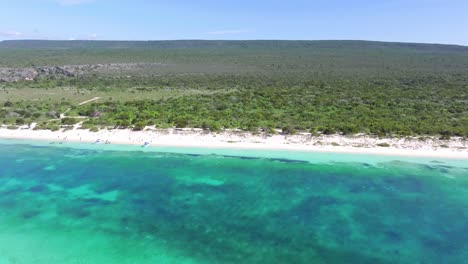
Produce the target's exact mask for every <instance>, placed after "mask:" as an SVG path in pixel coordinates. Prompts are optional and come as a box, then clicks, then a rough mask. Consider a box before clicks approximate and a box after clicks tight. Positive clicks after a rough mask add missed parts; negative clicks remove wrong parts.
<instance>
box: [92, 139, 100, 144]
mask: <svg viewBox="0 0 468 264" xmlns="http://www.w3.org/2000/svg"><path fill="white" fill-rule="evenodd" d="M99 143H102V140H100V139H96V141H95V142H94V143H93V144H99Z"/></svg>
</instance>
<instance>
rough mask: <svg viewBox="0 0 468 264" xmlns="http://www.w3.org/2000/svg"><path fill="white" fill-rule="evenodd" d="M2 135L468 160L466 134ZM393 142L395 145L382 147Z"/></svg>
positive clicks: (1, 132)
mask: <svg viewBox="0 0 468 264" xmlns="http://www.w3.org/2000/svg"><path fill="white" fill-rule="evenodd" d="M0 138H2V139H16V140H41V141H50V142H55V143H60V142H62V143H63V142H74V143H80V142H82V143H95V142H96V141H97V140H98V139H99V140H100V143H105V142H108V143H109V144H118V145H139V146H143V145H144V144H145V142H147V143H149V146H150V147H195V148H211V149H220V148H226V149H241V150H288V151H300V152H323V153H347V154H371V155H386V156H408V157H427V158H431V157H432V158H449V159H468V142H467V141H466V140H463V139H462V138H453V139H450V140H439V139H436V138H434V137H432V138H427V139H425V140H420V139H417V138H383V139H380V138H377V137H372V136H368V135H355V136H342V135H327V136H326V135H321V136H311V135H310V134H308V133H303V134H298V135H268V136H267V135H253V134H251V133H248V132H241V131H236V130H229V131H223V132H221V133H211V132H208V131H203V130H202V129H154V128H152V127H148V128H147V129H145V130H144V131H132V130H130V129H112V130H100V131H98V132H91V131H89V130H85V129H78V128H77V127H75V128H74V129H71V130H65V131H63V130H59V131H50V130H33V129H32V128H27V127H23V128H19V129H16V130H11V129H7V128H0ZM378 144H388V145H389V146H388V147H386V146H385V145H384V146H378Z"/></svg>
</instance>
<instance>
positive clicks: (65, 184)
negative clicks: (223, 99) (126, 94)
mask: <svg viewBox="0 0 468 264" xmlns="http://www.w3.org/2000/svg"><path fill="white" fill-rule="evenodd" d="M143 150H144V151H143ZM467 238H468V162H467V161H456V160H433V159H416V158H412V159H409V158H404V157H381V156H366V155H344V154H323V153H298V152H297V153H296V152H274V151H268V152H265V151H263V152H262V151H240V150H239V151H234V150H231V151H228V150H206V149H205V150H201V149H174V148H160V149H150V148H148V149H141V148H138V147H123V146H118V147H116V146H104V145H102V146H91V145H88V146H84V145H80V146H77V145H61V146H55V145H54V146H52V145H47V144H25V143H21V142H17V141H2V142H0V264H4V263H17V264H20V263H28V264H29V263H38V264H41V263H47V264H55V263H61V264H62V263H76V264H78V263H80V264H82V263H104V264H106V263H360V264H361V263H373V264H378V263H448V264H450V263H466V260H467V259H468V239H467Z"/></svg>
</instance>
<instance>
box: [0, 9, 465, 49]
mask: <svg viewBox="0 0 468 264" xmlns="http://www.w3.org/2000/svg"><path fill="white" fill-rule="evenodd" d="M4 39H102V40H164V39H306V40H317V39H321V40H322V39H361V40H380V41H401V42H424V43H447V44H461V45H468V0H308V1H307V0H281V1H280V0H269V1H267V0H237V1H235V0H232V1H231V0H224V1H223V0H193V1H188V0H185V1H184V0H169V1H159V0H153V1H151V0H128V1H126V0H0V40H4Z"/></svg>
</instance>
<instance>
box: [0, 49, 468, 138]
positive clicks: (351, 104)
mask: <svg viewBox="0 0 468 264" xmlns="http://www.w3.org/2000/svg"><path fill="white" fill-rule="evenodd" d="M0 58H2V59H1V60H0V66H3V67H29V66H34V65H67V64H96V63H150V64H145V65H140V66H135V67H129V68H123V69H122V68H119V69H118V70H116V71H112V70H102V71H96V72H92V73H89V74H83V75H79V76H78V77H67V78H66V77H60V76H59V77H57V78H54V77H48V78H38V79H36V80H34V81H21V82H16V83H4V84H1V83H0V123H4V124H9V125H21V124H28V123H31V122H38V123H44V122H45V124H44V125H45V126H47V124H49V123H50V124H51V126H53V127H54V128H56V126H57V125H72V124H75V123H77V122H78V120H76V119H74V118H68V119H62V120H61V123H58V124H56V123H54V122H56V121H54V119H56V118H57V117H58V116H57V113H63V112H64V111H65V110H67V109H68V108H71V110H70V112H69V114H68V115H71V116H73V114H74V115H80V116H88V117H89V118H88V119H87V120H83V121H85V122H84V123H83V126H88V127H89V128H91V127H92V128H93V129H97V128H98V127H103V126H112V127H119V128H127V127H131V128H133V129H135V130H141V129H143V128H144V127H145V126H147V125H156V126H157V127H161V128H165V127H173V126H174V127H180V128H182V127H199V128H203V129H209V130H212V131H220V130H221V129H223V128H241V129H244V130H246V131H252V132H256V131H265V132H267V133H273V132H274V130H275V129H279V130H281V131H282V133H283V134H294V133H296V132H297V131H309V132H311V133H314V134H315V133H323V134H335V133H342V134H355V133H360V132H363V133H369V134H375V135H378V136H391V135H403V136H405V135H440V136H441V137H443V138H449V137H450V136H464V137H467V136H468V48H466V47H459V46H444V45H425V44H401V43H380V42H359V41H317V42H315V41H297V42H296V41H293V42H291V41H180V42H177V41H176V42H92V41H91V42H80V41H78V42H48V41H39V42H38V41H22V42H17V41H13V42H2V43H0ZM46 90H47V91H48V92H45V91H46ZM25 91H27V92H25ZM35 91H38V92H37V93H38V95H35V96H34V98H32V97H31V94H32V93H34V92H35ZM93 96H101V97H102V98H103V99H102V100H99V101H97V102H93V103H89V104H84V105H81V106H78V105H77V103H78V101H77V100H81V99H84V98H86V99H89V98H92V97H93ZM84 100H85V99H84ZM96 113H99V115H98V116H97V117H95V116H96V115H95V114H96Z"/></svg>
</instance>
